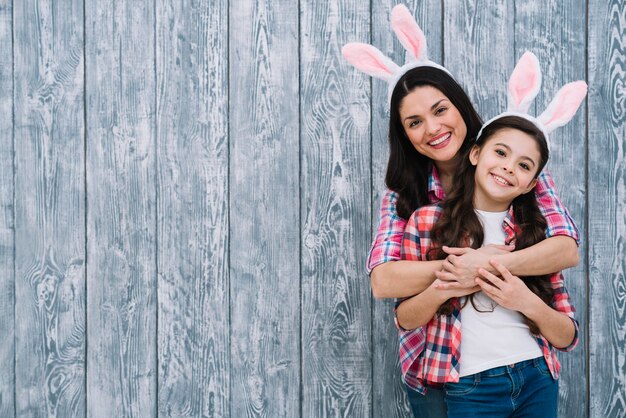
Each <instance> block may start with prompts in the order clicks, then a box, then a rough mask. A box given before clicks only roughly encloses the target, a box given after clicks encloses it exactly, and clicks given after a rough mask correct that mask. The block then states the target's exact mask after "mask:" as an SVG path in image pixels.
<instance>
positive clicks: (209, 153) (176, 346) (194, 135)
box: [156, 0, 230, 417]
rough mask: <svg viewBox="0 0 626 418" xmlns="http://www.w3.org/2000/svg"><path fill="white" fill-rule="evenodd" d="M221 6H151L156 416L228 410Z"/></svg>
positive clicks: (192, 0)
mask: <svg viewBox="0 0 626 418" xmlns="http://www.w3.org/2000/svg"><path fill="white" fill-rule="evenodd" d="M227 5H228V3H227V2H226V1H225V0H222V1H219V2H215V1H212V0H187V1H183V2H170V1H163V0H159V1H158V2H157V9H156V19H157V51H156V54H157V56H156V62H157V67H156V71H157V73H156V74H157V75H156V77H157V152H158V153H157V167H158V169H157V170H158V205H157V212H158V215H159V218H158V221H157V222H158V237H159V248H158V253H157V259H158V263H159V265H158V271H159V283H158V292H159V294H158V300H159V306H158V315H159V319H158V323H159V330H158V332H159V336H158V342H159V344H158V347H159V352H158V359H159V379H158V382H159V388H158V391H159V416H167V417H171V416H180V417H183V416H185V417H186V416H198V417H199V416H202V417H225V416H228V415H229V390H230V377H229V376H230V375H229V373H230V367H229V355H230V350H229V348H228V347H229V345H228V343H229V332H230V328H229V317H228V308H229V295H228V137H227V135H228V131H227V127H228V112H226V109H227V108H228V107H227V106H228V60H227V58H228V55H227V54H228V49H227V48H228V38H227V36H228V28H227V19H228V7H227Z"/></svg>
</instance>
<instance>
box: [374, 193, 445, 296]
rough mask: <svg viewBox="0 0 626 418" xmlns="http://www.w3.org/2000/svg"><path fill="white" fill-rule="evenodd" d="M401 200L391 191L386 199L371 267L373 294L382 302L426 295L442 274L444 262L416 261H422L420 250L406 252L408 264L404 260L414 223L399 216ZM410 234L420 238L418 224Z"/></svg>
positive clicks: (386, 194)
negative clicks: (405, 240)
mask: <svg viewBox="0 0 626 418" xmlns="http://www.w3.org/2000/svg"><path fill="white" fill-rule="evenodd" d="M397 200H398V196H397V194H396V193H395V192H393V191H391V190H387V192H386V193H385V195H384V196H383V200H382V203H381V207H380V214H379V218H380V222H379V226H378V231H377V233H376V238H375V240H374V243H373V244H372V248H371V250H370V254H369V258H368V263H367V267H368V270H369V271H370V283H371V287H372V294H373V295H374V297H375V298H379V299H380V298H405V297H409V296H413V295H415V294H417V293H420V292H422V291H423V290H424V289H426V288H427V287H428V286H429V285H430V284H431V283H432V282H433V281H434V280H435V271H437V270H441V264H442V262H443V261H441V260H439V261H416V260H421V257H420V254H418V253H419V251H417V250H416V249H413V251H410V250H407V251H405V253H406V256H405V258H406V259H407V260H402V258H403V256H402V245H403V236H404V233H405V230H407V225H408V224H409V223H411V222H409V221H407V220H406V219H403V218H401V217H400V216H398V213H397V210H396V202H397ZM408 230H410V231H413V233H414V234H415V235H417V226H416V225H415V223H414V222H413V223H411V225H410V226H408ZM415 239H417V237H415ZM408 260H410V261H408Z"/></svg>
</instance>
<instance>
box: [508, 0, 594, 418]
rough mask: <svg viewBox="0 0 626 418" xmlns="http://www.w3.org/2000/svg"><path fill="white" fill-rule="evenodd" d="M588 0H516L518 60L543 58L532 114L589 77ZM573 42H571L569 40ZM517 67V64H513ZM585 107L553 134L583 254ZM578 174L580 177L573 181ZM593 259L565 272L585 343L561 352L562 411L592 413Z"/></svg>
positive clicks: (560, 188) (556, 166)
mask: <svg viewBox="0 0 626 418" xmlns="http://www.w3.org/2000/svg"><path fill="white" fill-rule="evenodd" d="M585 14H586V4H585V1H584V0H579V1H576V2H568V3H563V2H560V1H554V0H553V1H542V2H515V60H516V61H517V60H518V59H519V58H520V57H521V56H522V54H523V53H524V51H527V50H528V51H532V52H533V53H535V54H536V55H537V57H538V58H539V62H540V64H541V70H542V73H543V86H542V88H541V90H540V91H539V95H538V96H537V99H535V103H534V110H532V109H533V108H531V114H533V115H537V114H541V112H543V111H544V110H545V109H546V107H547V106H548V104H549V103H550V101H551V100H552V99H553V98H554V96H555V95H556V92H557V91H558V89H560V88H561V87H562V86H563V85H564V84H566V83H569V82H571V81H575V80H584V79H585V67H586V62H585V37H586V33H585V31H583V30H581V28H584V27H585ZM564 45H567V48H564V47H563V46H564ZM511 70H512V68H511ZM585 132H586V123H585V107H584V106H582V107H581V109H580V110H579V111H578V113H577V115H576V117H575V118H574V119H573V120H572V121H571V122H570V123H569V124H567V125H566V126H564V127H562V128H559V129H558V130H556V131H555V132H554V133H552V134H551V135H550V151H551V154H550V162H549V163H548V169H549V170H550V172H551V173H552V176H553V178H554V181H555V184H556V185H557V193H558V195H559V197H560V198H561V201H562V202H563V204H564V205H565V206H566V207H567V208H568V209H569V211H570V214H571V215H572V217H573V218H574V219H575V221H576V223H577V225H578V227H579V230H580V233H581V238H582V240H581V244H582V245H581V247H580V253H581V256H582V255H583V254H585V252H586V245H587V243H586V242H585V239H584V238H585V236H586V229H585V222H584V221H585V198H586V192H585V174H586V170H585V168H586V167H585V165H586V157H585V152H586V138H585ZM568 179H577V181H568ZM586 268H587V265H586V260H585V259H584V257H581V263H580V264H579V265H578V267H576V268H574V269H569V270H567V271H565V272H564V275H565V277H566V285H567V288H568V290H569V292H570V295H571V298H572V302H573V303H574V306H575V307H576V317H577V319H578V320H579V322H580V324H581V325H582V326H581V331H582V332H581V334H580V338H581V342H582V343H581V344H580V345H579V346H578V347H577V348H576V350H575V351H574V352H572V353H567V354H563V355H560V356H559V357H560V361H561V364H562V373H561V378H560V380H559V416H564V417H585V416H587V381H586V371H587V364H586V363H587V362H586V357H587V356H586V355H587V353H586V347H585V344H584V342H585V341H586V340H587V335H586V332H585V329H586V324H587V317H586V316H587V315H586V311H587V306H586V305H587V280H586V275H585V271H586Z"/></svg>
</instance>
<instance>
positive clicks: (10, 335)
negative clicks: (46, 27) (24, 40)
mask: <svg viewBox="0 0 626 418" xmlns="http://www.w3.org/2000/svg"><path fill="white" fill-rule="evenodd" d="M0 51H3V52H4V53H3V54H2V55H0V138H2V139H1V140H0V161H2V164H0V336H2V344H0V370H2V373H0V416H2V417H7V418H9V417H14V416H15V327H14V320H15V270H14V264H15V259H14V257H13V256H14V252H13V250H14V248H15V246H14V241H15V237H14V234H13V231H14V211H13V1H12V0H0Z"/></svg>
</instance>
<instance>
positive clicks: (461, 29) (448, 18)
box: [443, 0, 515, 120]
mask: <svg viewBox="0 0 626 418" xmlns="http://www.w3.org/2000/svg"><path fill="white" fill-rule="evenodd" d="M443 8H444V13H443V18H444V24H443V26H444V33H443V39H444V52H443V54H444V57H443V60H444V65H445V67H446V68H447V69H448V70H449V71H450V72H451V73H452V74H453V75H454V77H455V79H456V80H457V81H458V82H459V83H460V84H461V86H462V87H463V88H464V89H465V92H466V93H467V94H468V95H469V97H470V99H472V102H473V103H474V106H475V107H476V110H477V111H478V113H479V114H480V115H481V116H482V117H483V119H484V120H487V119H489V118H491V117H492V116H495V115H496V114H498V113H500V112H503V111H504V110H505V109H506V83H507V81H508V79H509V75H510V73H511V70H512V69H513V65H514V61H515V57H514V56H513V53H514V48H513V47H514V44H513V32H512V29H511V28H513V27H514V13H513V3H512V2H510V1H506V0H496V1H487V0H473V1H462V2H459V1H453V0H448V1H445V2H444V6H443ZM494 51H497V53H494Z"/></svg>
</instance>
